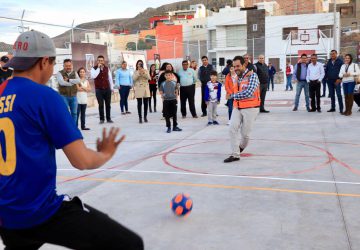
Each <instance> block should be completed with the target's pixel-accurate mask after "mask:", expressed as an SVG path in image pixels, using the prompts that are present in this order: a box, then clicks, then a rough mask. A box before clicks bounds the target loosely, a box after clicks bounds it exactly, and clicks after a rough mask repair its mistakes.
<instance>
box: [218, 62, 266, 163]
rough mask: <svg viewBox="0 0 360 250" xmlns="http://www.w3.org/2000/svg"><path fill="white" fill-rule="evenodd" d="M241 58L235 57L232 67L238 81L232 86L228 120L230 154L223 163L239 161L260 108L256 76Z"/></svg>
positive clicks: (258, 84) (258, 83) (258, 86)
mask: <svg viewBox="0 0 360 250" xmlns="http://www.w3.org/2000/svg"><path fill="white" fill-rule="evenodd" d="M244 64H245V60H244V58H243V57H242V56H236V57H235V58H234V60H233V66H234V68H235V72H236V74H237V75H238V77H239V79H238V82H237V83H236V84H234V86H233V87H234V92H233V94H232V97H233V98H234V105H233V112H232V115H231V120H230V142H231V150H232V154H231V156H230V157H229V158H227V159H225V160H224V162H225V163H229V162H233V161H238V160H240V153H241V152H242V151H244V149H245V148H246V146H247V145H248V143H249V135H250V132H251V129H252V127H253V124H254V122H255V119H256V117H257V115H258V113H259V107H260V102H261V100H260V82H259V78H258V76H257V74H256V73H255V72H253V71H249V69H247V68H246V67H245V65H244Z"/></svg>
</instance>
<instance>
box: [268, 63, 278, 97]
mask: <svg viewBox="0 0 360 250" xmlns="http://www.w3.org/2000/svg"><path fill="white" fill-rule="evenodd" d="M268 67H269V82H268V87H267V90H268V91H269V90H270V84H271V88H272V91H274V76H275V74H276V69H275V67H274V66H273V65H272V64H271V62H269V65H268Z"/></svg>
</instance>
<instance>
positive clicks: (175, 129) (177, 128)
mask: <svg viewBox="0 0 360 250" xmlns="http://www.w3.org/2000/svg"><path fill="white" fill-rule="evenodd" d="M173 131H176V132H180V131H182V129H181V128H179V127H175V128H173Z"/></svg>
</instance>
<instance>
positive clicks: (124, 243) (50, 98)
mask: <svg viewBox="0 0 360 250" xmlns="http://www.w3.org/2000/svg"><path fill="white" fill-rule="evenodd" d="M14 50H15V51H14V52H15V53H14V57H13V59H12V60H11V61H10V62H8V63H7V64H6V67H12V68H13V69H14V78H13V79H12V80H9V81H6V82H4V83H3V84H2V85H1V86H0V146H1V147H0V148H2V150H1V151H0V236H1V238H2V241H3V243H4V245H5V246H6V249H38V248H40V247H41V246H42V245H43V244H44V243H51V244H56V245H61V246H64V247H68V248H72V249H114V248H120V247H123V248H124V249H143V243H142V240H141V238H140V237H139V236H137V235H136V234H134V233H133V232H131V231H129V230H128V229H126V228H124V227H123V226H121V225H120V224H118V223H117V222H115V221H114V220H112V219H110V218H109V217H108V216H107V215H105V214H103V213H101V212H99V211H98V210H96V209H94V208H92V207H90V206H88V205H86V204H83V203H82V202H81V200H80V199H79V198H77V197H75V198H73V199H70V198H69V197H68V196H64V195H58V194H57V193H56V159H55V150H56V149H62V150H63V151H64V153H65V155H66V156H67V158H68V159H69V161H70V163H71V164H72V165H73V166H74V167H75V168H77V169H80V170H85V169H96V168H98V167H100V166H102V165H103V164H105V163H106V162H107V161H109V160H110V159H111V158H112V156H113V155H114V154H115V152H116V149H117V147H118V145H119V144H120V143H121V142H122V141H123V139H124V136H122V137H121V139H120V140H116V137H117V135H118V133H119V129H114V128H112V129H111V130H110V132H109V134H108V133H107V132H106V130H105V129H104V130H103V138H102V139H98V141H97V151H94V150H91V149H88V148H87V147H86V146H85V144H84V142H83V138H82V135H81V133H80V131H79V130H78V129H77V127H76V126H75V123H74V121H73V120H72V118H71V115H70V114H69V112H68V109H67V107H66V105H65V103H64V101H63V99H62V98H61V96H60V95H59V94H58V93H57V92H55V91H54V90H52V89H51V88H49V87H47V86H44V85H45V84H46V83H47V81H48V80H49V78H50V77H51V75H52V74H53V70H54V65H55V56H56V51H55V47H54V44H53V42H52V40H51V39H50V38H49V37H48V36H47V35H45V34H43V33H40V32H37V31H33V30H32V31H28V32H24V33H22V34H21V35H20V36H19V37H18V38H17V40H16V42H15V44H14Z"/></svg>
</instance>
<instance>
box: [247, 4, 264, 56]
mask: <svg viewBox="0 0 360 250" xmlns="http://www.w3.org/2000/svg"><path fill="white" fill-rule="evenodd" d="M254 25H256V26H257V30H254V29H253V28H254ZM247 37H248V40H247V47H248V52H247V53H248V54H249V55H251V57H252V58H253V59H252V61H255V59H257V58H258V56H259V55H261V54H265V10H248V11H247ZM252 38H253V39H252Z"/></svg>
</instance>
